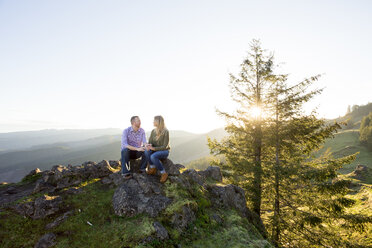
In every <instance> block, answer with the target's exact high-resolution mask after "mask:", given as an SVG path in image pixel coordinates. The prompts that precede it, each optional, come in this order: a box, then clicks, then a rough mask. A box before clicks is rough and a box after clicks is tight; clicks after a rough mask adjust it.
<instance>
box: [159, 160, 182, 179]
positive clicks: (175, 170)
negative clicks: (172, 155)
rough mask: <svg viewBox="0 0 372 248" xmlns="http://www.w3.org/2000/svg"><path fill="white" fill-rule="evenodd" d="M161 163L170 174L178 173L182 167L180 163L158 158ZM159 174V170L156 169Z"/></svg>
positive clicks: (175, 174) (176, 174)
mask: <svg viewBox="0 0 372 248" xmlns="http://www.w3.org/2000/svg"><path fill="white" fill-rule="evenodd" d="M160 161H161V163H162V164H163V167H164V169H165V171H166V172H167V173H168V175H170V176H178V175H180V174H181V173H180V169H181V168H184V166H183V165H180V164H177V165H175V164H173V162H172V161H171V160H170V159H167V158H166V159H160ZM158 173H159V175H160V172H159V171H158Z"/></svg>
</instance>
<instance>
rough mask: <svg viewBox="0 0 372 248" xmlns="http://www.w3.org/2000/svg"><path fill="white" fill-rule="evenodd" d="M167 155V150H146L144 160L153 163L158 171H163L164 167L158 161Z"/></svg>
mask: <svg viewBox="0 0 372 248" xmlns="http://www.w3.org/2000/svg"><path fill="white" fill-rule="evenodd" d="M168 155H169V150H164V151H152V150H148V151H145V157H146V160H147V161H149V162H150V165H155V166H156V168H157V169H158V170H159V171H160V173H165V170H164V167H163V165H162V163H161V162H160V159H161V158H163V159H164V158H167V157H168Z"/></svg>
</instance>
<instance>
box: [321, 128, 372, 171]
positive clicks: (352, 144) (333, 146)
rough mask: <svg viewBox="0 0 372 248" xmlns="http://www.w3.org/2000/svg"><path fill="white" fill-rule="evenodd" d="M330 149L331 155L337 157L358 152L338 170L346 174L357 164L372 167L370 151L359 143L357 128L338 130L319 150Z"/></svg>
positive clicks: (371, 153)
mask: <svg viewBox="0 0 372 248" xmlns="http://www.w3.org/2000/svg"><path fill="white" fill-rule="evenodd" d="M328 148H329V149H330V150H331V152H332V153H333V155H334V156H335V157H336V158H338V157H342V156H347V155H351V154H354V153H355V152H359V154H358V155H357V157H356V159H355V160H354V161H353V162H352V163H351V164H349V165H346V166H344V167H343V168H342V169H341V170H340V171H339V172H340V173H342V174H347V173H350V172H352V171H353V170H354V169H355V167H356V166H357V165H358V164H362V165H365V166H367V167H369V168H371V169H372V152H371V151H369V150H368V149H367V148H366V147H364V146H362V145H361V144H360V143H359V131H358V130H346V131H342V132H339V133H337V134H336V135H335V137H334V138H333V139H328V140H327V141H326V142H325V144H324V147H323V148H322V149H321V150H320V152H324V151H325V150H326V149H328Z"/></svg>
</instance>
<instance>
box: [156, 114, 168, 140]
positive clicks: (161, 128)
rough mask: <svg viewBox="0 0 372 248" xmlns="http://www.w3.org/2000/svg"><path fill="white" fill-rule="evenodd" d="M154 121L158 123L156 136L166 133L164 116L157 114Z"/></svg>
mask: <svg viewBox="0 0 372 248" xmlns="http://www.w3.org/2000/svg"><path fill="white" fill-rule="evenodd" d="M154 121H156V122H157V123H158V126H157V127H156V128H155V131H156V138H157V139H159V137H160V135H162V134H163V133H164V130H165V129H166V127H165V124H164V118H163V116H161V115H157V116H155V117H154Z"/></svg>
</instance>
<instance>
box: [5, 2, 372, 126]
mask: <svg viewBox="0 0 372 248" xmlns="http://www.w3.org/2000/svg"><path fill="white" fill-rule="evenodd" d="M253 38H258V39H260V40H261V41H262V45H263V47H264V48H266V49H268V50H271V51H274V52H275V55H276V60H277V61H278V62H285V64H284V65H283V71H285V72H288V73H290V74H291V80H293V82H296V81H299V80H301V79H303V78H304V77H308V76H312V75H315V74H318V73H325V75H324V76H323V77H322V78H321V80H320V81H319V84H318V85H319V86H320V87H326V89H325V91H324V92H323V94H322V96H320V97H317V98H316V99H315V100H314V101H313V103H312V104H310V105H309V106H308V107H309V108H313V107H316V106H317V107H318V111H319V113H320V116H321V117H328V118H334V117H337V116H339V115H343V114H344V113H345V111H346V108H347V106H348V105H349V104H350V105H352V104H366V103H368V102H369V101H372V94H371V92H372V82H371V79H370V71H371V67H372V62H371V58H372V46H371V44H372V1H340V0H338V1H326V0H322V1H298V0H297V1H235V0H229V1H227V0H226V1H216V0H213V1H212V0H211V1H205V0H198V1H191V0H187V1H186V0H185V1H177V0H170V1H161V0H158V1H140V0H137V1H109V0H105V1H92V0H89V1H79V0H71V1H67V0H63V1H31V0H27V1H14V0H7V1H4V0H0V116H1V118H0V132H9V131H20V130H38V129H45V128H57V129H62V128H108V127H117V128H124V127H126V126H129V118H130V116H131V115H134V114H136V115H140V117H141V118H142V123H143V127H144V128H145V129H147V130H149V129H151V128H152V119H153V116H154V115H158V114H161V115H163V116H164V118H165V121H166V124H167V126H168V128H169V129H182V130H186V131H191V132H196V133H201V132H206V131H209V130H211V129H214V128H218V127H222V126H223V125H224V120H222V119H221V118H220V117H218V116H217V115H216V113H215V107H218V108H221V109H222V110H231V109H233V105H232V103H231V100H230V93H229V89H228V82H229V77H228V73H229V72H232V73H235V72H237V71H238V66H239V64H240V63H241V61H242V59H243V58H244V56H245V54H246V51H247V50H248V49H249V45H248V44H249V42H250V41H251V40H252V39H253Z"/></svg>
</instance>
